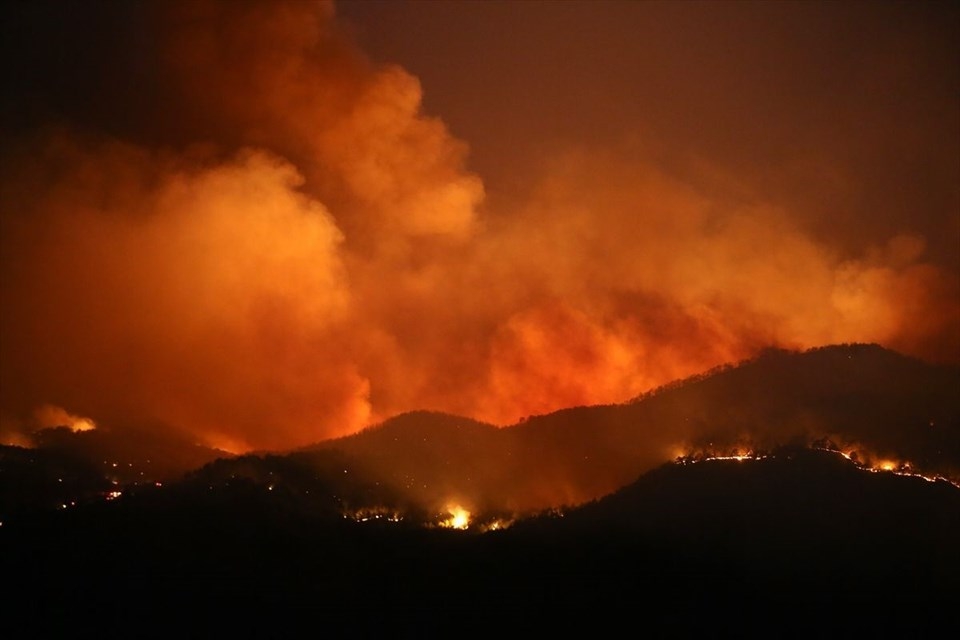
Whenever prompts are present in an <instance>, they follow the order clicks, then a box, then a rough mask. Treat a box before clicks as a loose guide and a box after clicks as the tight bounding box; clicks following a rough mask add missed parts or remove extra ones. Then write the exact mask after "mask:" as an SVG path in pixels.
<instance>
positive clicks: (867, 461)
mask: <svg viewBox="0 0 960 640" xmlns="http://www.w3.org/2000/svg"><path fill="white" fill-rule="evenodd" d="M809 449H810V450H812V451H822V452H825V453H829V454H831V455H837V456H840V457H842V458H844V459H845V460H847V461H849V462H851V463H853V464H854V465H855V466H856V467H857V468H858V469H861V470H863V471H867V472H870V473H890V474H895V475H898V476H905V477H911V478H920V479H922V480H926V481H927V482H946V483H948V484H951V485H953V486H955V487H957V488H960V479H958V478H951V477H947V476H943V475H939V474H925V473H921V472H919V471H917V470H916V468H915V466H914V465H913V464H912V463H910V462H909V461H894V460H890V459H883V458H878V457H876V456H874V455H871V454H870V453H868V452H866V451H865V450H864V449H849V450H846V451H844V450H841V449H837V448H832V447H828V446H818V445H817V444H812V445H810V446H809ZM791 451H792V450H791V449H790V448H781V449H774V450H771V451H764V452H760V451H754V450H753V449H751V448H750V447H733V448H728V449H725V450H713V449H710V448H700V449H696V450H691V451H689V452H681V453H678V454H677V456H676V457H675V459H674V463H675V464H679V465H688V464H697V463H703V462H717V461H737V462H746V461H759V460H766V459H769V458H778V457H784V458H789V457H790V456H791V455H792V454H791Z"/></svg>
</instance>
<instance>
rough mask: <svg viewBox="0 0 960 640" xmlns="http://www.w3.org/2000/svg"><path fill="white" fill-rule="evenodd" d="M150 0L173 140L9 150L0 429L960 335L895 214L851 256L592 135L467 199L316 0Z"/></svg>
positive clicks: (563, 387)
mask: <svg viewBox="0 0 960 640" xmlns="http://www.w3.org/2000/svg"><path fill="white" fill-rule="evenodd" d="M161 6H162V7H163V9H162V10H161V13H162V20H160V22H158V24H160V25H162V27H161V33H160V35H161V36H162V37H161V38H160V43H161V49H162V51H161V53H162V55H161V56H160V59H162V60H163V64H164V65H165V66H164V70H165V72H166V74H167V75H166V76H165V77H168V78H169V82H170V83H171V84H170V86H169V87H167V90H168V91H169V95H170V101H169V114H167V115H166V118H167V120H163V119H161V120H160V121H158V122H156V123H155V126H156V127H158V128H159V130H161V131H163V128H164V127H167V128H168V129H169V130H170V131H168V133H170V134H171V137H175V138H176V139H177V140H180V141H181V144H179V146H178V145H177V144H174V143H171V145H170V146H161V145H151V144H148V143H146V142H143V141H140V140H137V141H118V140H116V139H112V138H111V137H110V136H106V135H98V134H96V133H95V132H89V131H81V130H77V129H71V128H62V129H58V130H44V131H43V132H40V133H36V134H35V135H34V136H33V137H31V138H30V139H29V143H26V144H23V145H21V146H19V147H16V148H14V147H10V148H9V149H7V150H6V151H5V157H4V160H5V163H4V166H5V167H9V168H10V170H9V171H4V172H3V176H2V178H0V197H2V208H0V231H2V233H0V249H2V253H0V267H2V271H0V292H2V299H3V306H4V313H3V314H2V318H0V336H2V343H0V373H2V377H3V385H2V389H0V418H2V419H3V423H4V425H15V424H22V425H27V424H29V423H30V420H29V416H31V415H33V412H35V411H38V407H46V406H48V405H50V403H56V404H57V405H60V406H64V407H69V408H70V410H71V411H77V412H80V413H81V414H82V415H84V416H90V418H84V419H83V420H89V421H90V422H89V424H91V425H92V424H93V421H94V420H95V421H96V422H97V423H98V424H102V425H110V426H112V427H114V428H118V429H122V428H124V426H125V425H137V426H142V425H159V426H161V427H164V428H172V429H176V430H179V431H183V432H186V433H188V434H191V435H193V436H195V437H196V439H198V440H200V441H203V442H206V443H209V444H212V445H214V446H219V447H221V448H225V449H228V450H232V451H242V450H248V449H252V448H283V447H293V446H297V445H303V444H307V443H310V442H314V441H317V440H320V439H324V438H329V437H335V436H339V435H343V434H347V433H352V432H355V431H357V430H359V429H361V428H363V427H364V426H366V425H368V424H371V423H373V422H376V421H379V420H382V419H384V418H386V417H389V416H391V415H394V414H396V413H399V412H402V411H407V410H412V409H420V408H424V409H432V410H442V411H448V412H453V413H461V414H466V415H469V416H473V417H476V418H480V419H483V420H487V421H491V422H493V423H497V424H510V423H513V422H515V421H517V420H519V419H520V418H522V417H524V416H527V415H530V414H534V413H544V412H548V411H552V410H555V409H560V408H563V407H567V406H571V405H582V404H595V403H613V402H621V401H624V400H627V399H629V398H631V397H633V396H635V395H637V394H639V393H641V392H643V391H645V390H647V389H650V388H653V387H656V386H657V385H660V384H664V383H666V382H669V381H671V380H674V379H677V378H682V377H685V376H689V375H692V374H696V373H698V372H701V371H704V370H706V369H708V368H710V367H713V366H716V365H719V364H722V363H725V362H731V361H736V360H739V359H742V358H746V357H749V356H751V355H753V354H755V353H756V352H757V351H758V350H759V349H761V348H763V347H765V346H769V345H779V346H783V347H790V348H803V347H812V346H817V345H821V344H827V343H834V342H853V341H863V342H880V343H882V344H884V345H886V346H889V347H892V348H895V349H900V350H903V351H906V352H908V353H911V354H915V355H919V356H925V357H932V358H936V359H941V360H943V359H947V360H957V359H958V357H960V343H958V341H960V338H958V336H960V331H958V327H960V296H958V284H957V279H956V277H955V275H954V274H952V273H948V272H946V271H945V270H943V269H942V268H939V267H937V266H934V265H932V264H928V263H925V262H924V254H923V251H924V239H923V238H921V237H919V236H918V235H916V234H915V233H913V232H911V231H910V230H904V232H903V233H902V234H899V235H896V236H894V237H892V238H890V239H889V242H888V243H887V244H885V245H883V246H877V247H873V248H872V249H870V250H868V251H866V252H862V253H860V254H852V253H850V252H849V251H844V250H842V249H840V248H838V246H834V245H833V244H831V243H829V242H827V241H825V240H823V239H822V238H817V237H814V235H812V234H811V233H809V232H808V231H806V230H805V229H804V227H803V226H802V225H800V224H799V223H797V222H796V217H797V216H795V215H794V214H795V213H796V212H794V211H791V210H789V208H788V206H787V205H784V204H782V203H779V202H773V201H771V202H768V201H766V200H765V198H764V193H763V191H762V190H760V189H759V188H758V189H757V190H756V191H752V190H750V189H749V188H747V189H746V190H747V191H748V193H747V194H746V195H744V194H743V193H742V191H743V190H742V189H741V191H738V192H737V193H738V195H736V196H733V195H729V193H726V192H720V191H718V190H716V189H714V188H712V187H710V185H707V184H705V183H703V182H702V181H701V180H700V179H699V178H698V176H695V175H688V176H683V175H675V173H673V172H671V171H668V170H667V169H666V168H664V167H660V166H658V164H657V162H656V161H655V159H654V158H652V157H651V158H637V157H631V158H629V159H627V158H623V157H620V156H619V154H618V153H617V152H615V151H611V150H608V149H600V148H585V149H584V148H581V149H576V150H571V151H569V152H568V153H565V154H559V155H558V156H557V157H555V158H554V160H553V162H552V163H551V164H550V165H549V166H547V167H545V168H544V169H543V170H542V171H541V172H540V175H539V177H538V178H537V179H535V180H534V181H533V182H532V183H531V184H530V188H529V191H528V192H527V193H526V194H525V196H524V197H523V198H520V199H518V200H517V201H512V202H501V201H498V202H496V203H490V204H484V198H485V192H484V185H483V183H482V181H481V179H480V177H479V176H477V175H475V174H473V173H471V172H470V171H468V170H467V168H466V160H467V158H466V153H467V147H466V144H465V143H464V142H462V141H459V140H457V139H456V138H455V137H454V136H453V135H451V134H450V133H449V132H448V131H447V129H446V127H445V125H444V124H443V122H442V121H440V120H439V119H437V118H434V117H429V116H427V115H425V114H424V113H422V111H421V107H420V104H421V86H420V83H419V81H418V80H417V79H416V78H414V77H413V76H412V75H410V74H409V73H407V72H406V71H404V70H402V69H400V68H399V67H395V66H377V65H374V64H373V63H372V62H370V61H369V60H367V59H366V58H365V57H364V56H363V55H362V54H360V53H359V52H358V51H356V49H355V48H354V47H353V45H351V44H350V42H349V41H347V40H346V39H345V38H344V37H343V36H342V35H340V33H339V32H338V30H337V28H336V22H335V20H334V17H333V11H332V10H331V6H330V5H327V4H322V5H318V6H315V5H314V4H308V3H289V4H286V3H283V4H275V3H262V4H260V3H253V4H247V3H242V4H241V3H230V2H225V3H216V2H212V3H192V2H186V3H182V4H176V3H169V4H168V5H161ZM173 133H176V136H173ZM184 140H185V141H186V142H185V143H183V141H184ZM715 173H722V172H720V170H719V169H717V170H716V171H715ZM730 180H731V181H733V178H732V177H731V178H730ZM71 420H73V419H72V418H71ZM80 420H81V419H79V418H77V419H76V420H74V421H73V422H69V421H68V422H69V424H68V425H67V426H72V427H73V428H76V427H75V425H82V424H86V423H83V422H81V421H80ZM46 422H49V420H46ZM24 428H26V427H24ZM4 430H5V432H6V431H12V428H9V427H6V426H5V428H4ZM5 437H7V436H5Z"/></svg>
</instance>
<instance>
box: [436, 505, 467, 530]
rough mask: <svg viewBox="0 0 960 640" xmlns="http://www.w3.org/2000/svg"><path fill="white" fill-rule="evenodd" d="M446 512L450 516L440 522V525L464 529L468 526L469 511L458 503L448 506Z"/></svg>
mask: <svg viewBox="0 0 960 640" xmlns="http://www.w3.org/2000/svg"><path fill="white" fill-rule="evenodd" d="M447 513H448V514H449V515H450V517H449V518H447V519H445V520H443V521H441V522H440V526H441V527H446V528H448V529H466V528H467V527H469V526H470V512H469V511H467V510H466V509H464V508H463V507H461V506H460V505H452V506H448V507H447Z"/></svg>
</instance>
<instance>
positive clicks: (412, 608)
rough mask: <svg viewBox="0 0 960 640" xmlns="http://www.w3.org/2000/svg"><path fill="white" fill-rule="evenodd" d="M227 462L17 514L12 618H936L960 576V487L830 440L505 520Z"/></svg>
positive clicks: (22, 632)
mask: <svg viewBox="0 0 960 640" xmlns="http://www.w3.org/2000/svg"><path fill="white" fill-rule="evenodd" d="M207 481H208V478H205V477H202V476H194V477H193V478H192V479H188V480H185V481H182V482H179V483H174V484H172V485H165V486H164V487H162V488H156V487H154V488H143V489H142V490H141V491H139V492H137V491H134V492H131V493H129V494H126V495H124V496H122V497H121V498H119V499H116V500H112V501H99V502H91V503H89V504H85V505H79V506H77V507H75V508H70V509H62V510H58V511H50V512H42V513H40V512H38V513H32V514H30V516H29V517H24V518H20V519H19V520H17V521H14V522H8V523H5V524H4V526H3V527H2V528H0V556H2V558H0V571H2V574H0V575H2V579H3V582H4V592H5V594H6V595H5V596H4V597H3V598H4V600H3V605H4V606H3V608H4V611H5V613H4V618H3V620H4V627H5V631H4V633H3V636H4V637H49V633H50V632H55V633H56V637H64V636H65V635H66V634H67V633H70V634H71V635H73V634H74V633H81V632H82V634H83V635H88V634H89V633H94V634H95V635H96V636H97V637H131V638H132V637H143V636H153V635H162V636H167V637H229V636H240V637H290V636H299V635H304V636H306V635H309V636H313V637H346V636H347V635H351V636H359V637H365V636H385V635H386V634H391V635H402V636H407V637H421V636H426V637H434V636H437V635H446V634H464V633H466V634H467V635H468V636H469V637H473V636H475V635H504V634H506V635H508V636H513V635H516V634H517V633H520V632H525V631H531V632H537V633H538V635H539V634H540V633H543V632H547V631H571V630H574V629H582V630H584V631H594V632H600V631H612V630H614V629H615V628H618V626H619V625H620V624H622V623H629V624H631V625H633V627H632V628H633V629H634V630H635V631H637V635H644V633H640V632H641V631H644V632H645V633H650V634H652V635H655V636H661V635H677V636H686V635H693V634H695V633H699V632H708V633H710V632H711V631H712V632H718V631H719V630H721V629H727V630H730V631H736V632H737V633H738V634H745V635H756V636H761V635H762V636H764V637H771V636H772V637H783V636H803V637H810V634H811V633H814V634H815V635H817V636H823V635H826V636H832V635H835V634H834V633H833V632H837V633H836V635H839V631H840V630H841V629H843V628H845V627H842V626H828V627H826V628H824V627H823V626H824V625H838V624H841V622H838V620H837V619H838V618H839V619H840V620H843V621H844V623H843V624H846V625H852V626H850V627H849V628H850V629H854V630H856V629H859V631H860V632H863V631H864V630H866V629H873V628H881V629H883V630H884V631H885V633H884V635H887V634H888V633H889V634H893V633H894V632H899V631H902V632H903V633H908V634H909V635H910V636H911V637H918V633H920V632H923V631H924V630H927V629H932V625H933V624H934V621H935V620H937V617H938V616H943V615H952V614H950V612H951V611H955V609H956V603H957V596H958V593H960V592H958V584H960V581H958V577H960V546H958V541H960V489H958V488H957V487H955V486H953V485H951V484H950V483H947V482H945V481H936V482H930V481H927V480H924V479H922V478H918V477H905V476H899V475H896V474H893V473H871V472H868V471H866V470H864V469H861V468H859V467H857V466H856V465H854V464H853V463H851V462H850V461H848V460H845V459H844V458H842V457H841V456H839V455H837V454H835V453H830V452H824V451H812V450H808V449H783V450H779V451H777V452H776V453H775V455H773V456H772V457H770V458H766V459H763V460H753V461H735V460H716V461H702V462H698V463H695V464H668V465H665V466H663V467H660V468H657V469H655V470H653V471H651V472H648V473H646V474H645V475H643V476H642V477H640V478H639V479H638V480H637V481H636V482H634V483H633V484H631V485H629V486H627V487H625V488H623V489H621V490H620V491H618V492H616V493H615V494H613V495H611V496H608V497H606V498H604V499H601V500H599V501H595V502H593V503H590V504H587V505H584V506H582V507H580V508H577V509H573V510H569V511H567V512H565V513H559V512H551V513H545V514H542V515H540V516H539V517H533V518H528V519H524V520H520V521H517V522H515V523H514V524H513V526H511V527H509V528H507V529H505V530H502V531H489V532H486V533H480V532H478V531H476V530H467V531H454V530H447V529H441V528H424V527H423V526H422V523H418V522H415V521H414V519H413V518H411V519H408V520H403V521H400V522H390V521H387V520H381V519H373V520H370V521H368V522H356V521H354V520H353V519H349V518H344V517H343V515H342V514H340V513H339V512H337V510H336V509H334V508H333V506H332V505H333V503H332V502H330V501H329V500H328V498H327V497H324V496H321V495H316V494H315V495H314V497H313V498H306V497H305V496H302V495H300V496H298V495H295V494H293V493H290V492H286V491H282V490H279V489H277V490H273V489H271V488H270V486H269V485H264V484H259V483H256V482H252V481H248V480H245V481H243V482H238V483H234V484H230V485H220V486H216V487H214V488H211V486H212V485H210V484H208V482H207ZM771 624H776V625H778V626H777V627H776V628H775V629H773V630H772V628H771V627H770V625H771ZM818 629H819V632H817V630H818ZM920 635H923V634H922V633H921V634H920Z"/></svg>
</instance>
